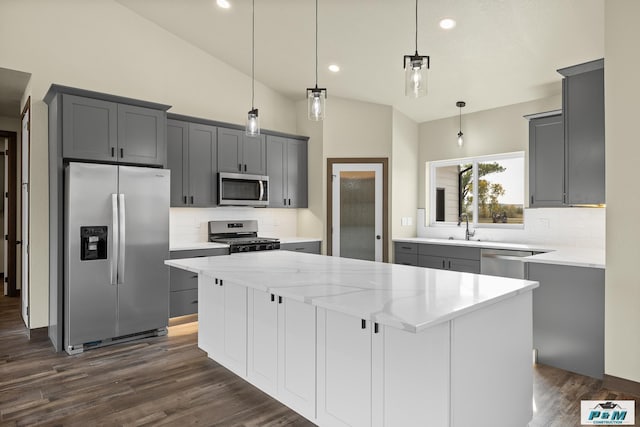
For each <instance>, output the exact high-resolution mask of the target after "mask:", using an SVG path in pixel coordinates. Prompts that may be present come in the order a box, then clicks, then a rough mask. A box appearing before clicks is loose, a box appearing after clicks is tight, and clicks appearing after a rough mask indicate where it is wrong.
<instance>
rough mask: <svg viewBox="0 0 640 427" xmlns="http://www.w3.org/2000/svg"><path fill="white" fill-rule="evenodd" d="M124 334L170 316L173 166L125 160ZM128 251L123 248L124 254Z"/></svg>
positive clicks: (121, 316) (121, 291) (121, 185)
mask: <svg viewBox="0 0 640 427" xmlns="http://www.w3.org/2000/svg"><path fill="white" fill-rule="evenodd" d="M119 169H120V174H119V193H120V203H119V206H120V218H121V221H120V227H121V229H122V227H123V226H124V230H125V232H124V233H122V234H121V241H120V247H121V248H123V249H121V251H120V255H121V256H123V255H124V256H123V261H124V262H122V263H120V266H121V270H122V271H119V272H118V283H119V285H118V303H119V305H118V313H119V314H118V316H119V322H118V324H119V335H127V334H132V333H136V332H142V331H147V330H151V329H158V328H164V327H166V326H167V324H168V319H169V271H168V267H167V266H166V265H164V260H165V259H168V258H169V197H170V193H171V191H170V183H169V171H168V170H164V169H152V168H140V167H132V166H120V167H119ZM123 252H124V254H123Z"/></svg>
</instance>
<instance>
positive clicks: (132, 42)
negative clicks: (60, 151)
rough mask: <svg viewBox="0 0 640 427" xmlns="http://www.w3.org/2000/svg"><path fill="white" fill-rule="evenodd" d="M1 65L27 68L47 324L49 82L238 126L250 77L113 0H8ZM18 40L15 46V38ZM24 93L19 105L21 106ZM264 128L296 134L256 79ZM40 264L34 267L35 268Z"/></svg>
mask: <svg viewBox="0 0 640 427" xmlns="http://www.w3.org/2000/svg"><path fill="white" fill-rule="evenodd" d="M0 8H1V9H0V10H1V13H0V16H2V19H3V25H2V26H0V52H2V57H1V58H0V61H1V63H0V66H2V67H4V68H9V69H14V70H20V71H26V72H29V73H31V74H32V77H31V81H30V84H29V87H28V90H27V93H26V94H25V95H31V96H32V127H31V148H32V149H31V159H30V161H31V178H30V181H31V201H32V203H31V235H32V236H38V238H37V239H32V241H31V265H32V267H33V268H31V310H30V312H31V325H30V326H31V327H32V328H38V327H43V326H46V325H47V324H48V316H47V313H48V262H49V253H48V252H49V244H48V239H47V237H46V236H48V234H49V233H48V214H47V212H48V175H47V174H48V163H47V157H48V149H47V107H46V105H45V104H44V103H43V101H42V99H43V97H44V95H45V93H46V91H47V90H48V88H49V86H50V85H51V84H52V83H57V84H62V85H66V86H74V87H79V88H83V89H89V90H94V91H99V92H105V93H111V94H114V95H122V96H127V97H131V98H138V99H143V100H148V101H154V102H160V103H165V104H169V105H173V108H172V109H171V111H172V112H176V113H180V114H186V115H192V116H198V117H206V118H211V119H216V120H221V121H226V122H232V123H244V120H245V118H246V113H247V111H248V110H249V107H250V102H249V101H250V89H251V79H250V77H249V76H247V75H245V74H242V73H240V72H239V71H237V70H235V69H233V68H232V67H230V66H228V65H227V64H225V63H223V62H221V61H219V60H217V59H216V58H213V57H211V56H210V55H208V54H206V53H205V52H203V51H201V50H200V49H198V48H196V47H194V46H192V45H190V44H187V43H186V42H184V41H182V40H181V39H179V38H177V37H175V36H174V35H172V34H170V33H168V32H167V31H165V30H163V29H162V28H160V27H158V26H157V25H155V24H153V23H151V22H150V21H147V20H146V19H143V18H141V17H140V16H139V15H137V14H135V13H134V12H132V11H131V10H129V9H127V8H125V7H124V6H122V5H120V4H118V3H116V2H114V1H113V0H92V1H81V0H65V1H56V2H51V1H47V0H5V1H3V2H2V6H1V7H0ZM18 39H19V40H20V43H16V40H18ZM24 101H25V100H24V99H23V104H22V105H24ZM256 106H257V107H258V108H259V109H260V118H261V126H262V127H263V128H265V129H273V130H278V131H283V132H289V133H295V131H296V115H295V108H294V103H293V102H292V101H291V100H289V99H287V98H285V97H284V96H282V95H280V94H278V93H276V92H275V91H273V90H271V89H269V88H267V87H266V86H264V85H262V84H260V83H259V82H257V84H256ZM36 266H37V268H35V267H36Z"/></svg>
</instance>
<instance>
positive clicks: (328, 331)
mask: <svg viewBox="0 0 640 427" xmlns="http://www.w3.org/2000/svg"><path fill="white" fill-rule="evenodd" d="M166 264H167V265H170V266H172V267H176V268H182V269H185V270H188V271H191V272H193V273H197V274H198V301H199V307H200V309H199V325H198V327H199V330H198V346H199V347H200V348H201V349H202V350H204V351H205V352H207V354H208V356H209V357H210V358H212V359H214V360H215V361H217V362H218V363H220V364H222V365H224V366H225V367H227V368H228V369H230V370H231V371H233V372H235V373H236V374H238V375H240V376H241V377H242V378H244V379H245V380H247V381H248V382H250V383H252V384H254V385H255V386H257V387H259V388H260V389H262V390H263V391H265V392H266V393H268V394H270V395H271V396H273V397H274V398H276V399H278V400H280V401H281V402H283V403H284V404H286V405H287V406H289V407H291V408H292V409H294V410H295V411H297V412H299V413H300V414H302V415H303V416H305V417H306V418H308V419H309V420H311V421H313V422H315V423H317V424H319V425H322V426H325V425H326V426H346V425H350V426H383V425H385V426H399V425H402V426H404V425H429V426H471V425H473V426H482V425H487V426H509V427H512V426H526V425H527V423H528V422H529V420H530V419H531V417H532V406H531V402H532V395H533V386H532V378H533V375H532V366H531V364H532V363H531V349H532V314H531V313H532V311H531V310H532V305H531V301H532V295H531V294H532V292H531V291H532V290H533V289H534V288H535V287H536V286H537V282H531V281H526V280H517V279H507V278H500V277H491V276H482V275H476V274H470V273H458V272H453V271H443V270H432V269H424V268H416V267H410V266H402V265H393V264H384V263H374V262H369V261H360V260H351V259H345V258H337V257H325V256H319V255H311V254H301V253H292V252H285V251H265V252H255V253H242V254H233V255H230V256H226V257H210V258H192V259H179V260H169V261H166Z"/></svg>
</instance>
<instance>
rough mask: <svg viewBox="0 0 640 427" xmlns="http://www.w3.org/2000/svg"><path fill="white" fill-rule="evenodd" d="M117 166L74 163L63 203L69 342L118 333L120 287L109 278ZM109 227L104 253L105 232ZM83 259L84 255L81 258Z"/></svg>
mask: <svg viewBox="0 0 640 427" xmlns="http://www.w3.org/2000/svg"><path fill="white" fill-rule="evenodd" d="M117 171H118V169H117V167H116V166H111V165H97V164H81V163H70V164H69V166H68V167H67V169H66V171H65V173H66V181H65V182H66V193H65V204H66V207H65V209H66V212H67V215H66V217H65V239H66V242H65V252H66V254H65V255H66V257H65V269H66V271H67V273H66V275H65V309H64V312H65V319H64V320H65V321H64V324H65V338H64V340H65V347H66V349H67V350H68V349H69V347H73V346H78V345H81V344H83V343H87V342H92V341H98V340H102V339H106V338H111V337H114V336H117V330H116V325H117V317H116V313H117V310H116V303H117V286H115V284H112V283H111V279H112V277H111V276H112V267H113V266H114V265H115V263H116V257H115V254H114V251H113V248H114V245H113V243H114V242H113V237H114V228H113V227H114V218H113V215H112V213H113V206H112V201H113V197H112V195H113V194H115V193H117V189H118V174H117ZM104 230H106V240H107V241H106V257H105V256H104V254H103V253H101V251H103V250H105V249H104V248H105V245H104V241H103V240H102V239H104V235H105V232H104ZM83 258H84V260H82V259H83Z"/></svg>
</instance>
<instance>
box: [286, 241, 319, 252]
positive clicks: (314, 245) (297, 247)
mask: <svg viewBox="0 0 640 427" xmlns="http://www.w3.org/2000/svg"><path fill="white" fill-rule="evenodd" d="M280 250H283V251H292V252H304V253H307V254H317V255H320V242H298V243H281V244H280Z"/></svg>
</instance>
